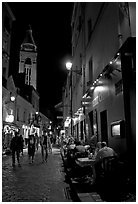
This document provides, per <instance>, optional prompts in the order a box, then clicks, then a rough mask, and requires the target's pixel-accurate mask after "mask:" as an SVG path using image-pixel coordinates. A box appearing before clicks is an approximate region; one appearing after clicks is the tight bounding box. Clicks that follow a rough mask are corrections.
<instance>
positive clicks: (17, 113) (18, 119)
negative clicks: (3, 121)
mask: <svg viewBox="0 0 138 204" xmlns="http://www.w3.org/2000/svg"><path fill="white" fill-rule="evenodd" d="M17 121H19V108H17Z"/></svg>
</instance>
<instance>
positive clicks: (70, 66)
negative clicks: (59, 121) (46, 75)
mask: <svg viewBox="0 0 138 204" xmlns="http://www.w3.org/2000/svg"><path fill="white" fill-rule="evenodd" d="M66 68H67V70H69V71H70V72H71V73H70V88H71V90H70V103H71V104H70V115H71V136H73V130H72V129H73V121H72V62H67V63H66Z"/></svg>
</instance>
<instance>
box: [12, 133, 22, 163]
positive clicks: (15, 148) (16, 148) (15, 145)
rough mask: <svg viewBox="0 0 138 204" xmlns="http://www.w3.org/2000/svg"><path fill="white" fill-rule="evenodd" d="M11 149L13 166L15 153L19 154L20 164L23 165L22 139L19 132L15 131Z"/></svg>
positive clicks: (18, 160)
mask: <svg viewBox="0 0 138 204" xmlns="http://www.w3.org/2000/svg"><path fill="white" fill-rule="evenodd" d="M10 149H11V151H12V166H13V167H15V154H16V156H17V162H18V166H21V165H20V149H21V140H20V137H19V133H18V132H15V136H14V137H13V138H12V140H11V143H10Z"/></svg>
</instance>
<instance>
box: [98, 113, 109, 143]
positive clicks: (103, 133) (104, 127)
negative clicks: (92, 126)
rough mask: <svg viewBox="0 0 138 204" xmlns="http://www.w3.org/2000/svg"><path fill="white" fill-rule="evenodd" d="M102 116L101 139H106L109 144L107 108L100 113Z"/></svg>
mask: <svg viewBox="0 0 138 204" xmlns="http://www.w3.org/2000/svg"><path fill="white" fill-rule="evenodd" d="M100 118H101V141H105V142H106V143H107V145H108V128H107V110H104V111H102V112H101V113H100Z"/></svg>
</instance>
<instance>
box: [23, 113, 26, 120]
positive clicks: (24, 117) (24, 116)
mask: <svg viewBox="0 0 138 204" xmlns="http://www.w3.org/2000/svg"><path fill="white" fill-rule="evenodd" d="M25 120H26V112H25V111H24V113H23V122H25Z"/></svg>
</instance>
